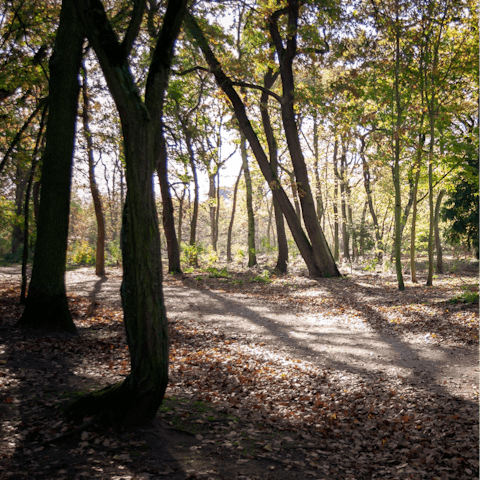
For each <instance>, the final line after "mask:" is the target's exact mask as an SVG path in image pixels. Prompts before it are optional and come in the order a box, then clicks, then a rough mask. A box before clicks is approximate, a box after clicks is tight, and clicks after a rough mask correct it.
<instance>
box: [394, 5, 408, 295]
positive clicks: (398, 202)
mask: <svg viewBox="0 0 480 480" xmlns="http://www.w3.org/2000/svg"><path fill="white" fill-rule="evenodd" d="M397 9H398V6H397ZM395 28H396V31H395V85H394V89H395V104H396V107H397V118H396V128H395V135H394V136H395V138H394V165H393V168H392V174H393V184H394V188H395V239H394V252H395V270H396V272H397V283H398V289H399V290H401V291H402V290H405V284H404V282H403V272H402V196H401V191H400V128H401V124H402V107H401V103H400V32H399V31H398V10H397V20H396V26H395Z"/></svg>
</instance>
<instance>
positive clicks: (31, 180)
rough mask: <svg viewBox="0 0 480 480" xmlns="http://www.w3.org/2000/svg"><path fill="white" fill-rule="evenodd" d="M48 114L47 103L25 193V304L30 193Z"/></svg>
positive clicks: (24, 295)
mask: <svg viewBox="0 0 480 480" xmlns="http://www.w3.org/2000/svg"><path fill="white" fill-rule="evenodd" d="M46 116H47V105H45V107H44V108H43V112H42V118H41V120H40V126H39V129H38V134H37V140H36V142H35V148H34V150H33V155H32V166H31V168H30V174H29V177H28V184H27V192H26V193H25V204H24V222H25V223H24V226H23V254H22V287H21V290H20V304H21V305H25V303H26V300H27V280H28V279H27V265H28V250H29V234H30V233H29V229H30V195H31V192H32V186H33V179H34V176H35V169H36V167H37V163H38V158H37V157H38V151H39V149H40V144H41V142H42V139H43V129H44V127H45V120H46Z"/></svg>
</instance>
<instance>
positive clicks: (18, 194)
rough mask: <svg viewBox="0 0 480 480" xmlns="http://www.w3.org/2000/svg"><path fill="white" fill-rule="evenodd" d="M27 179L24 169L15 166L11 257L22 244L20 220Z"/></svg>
mask: <svg viewBox="0 0 480 480" xmlns="http://www.w3.org/2000/svg"><path fill="white" fill-rule="evenodd" d="M27 182H28V178H27V175H26V172H25V171H24V169H23V168H22V167H21V166H20V165H18V164H17V168H16V173H15V217H16V219H15V224H14V225H13V230H12V250H11V251H12V255H16V254H17V252H18V251H19V250H20V247H21V246H22V243H23V226H22V224H21V218H22V214H23V210H24V208H23V197H24V196H25V188H26V186H27Z"/></svg>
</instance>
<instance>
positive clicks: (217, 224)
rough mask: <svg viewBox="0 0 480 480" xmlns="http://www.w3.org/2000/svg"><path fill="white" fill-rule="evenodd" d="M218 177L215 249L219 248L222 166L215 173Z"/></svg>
mask: <svg viewBox="0 0 480 480" xmlns="http://www.w3.org/2000/svg"><path fill="white" fill-rule="evenodd" d="M215 176H216V178H217V182H216V183H217V189H216V192H215V200H216V205H217V208H216V210H215V250H217V248H218V229H219V223H220V167H219V168H218V169H217V174H216V175H215Z"/></svg>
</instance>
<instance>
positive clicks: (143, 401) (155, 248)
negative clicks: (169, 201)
mask: <svg viewBox="0 0 480 480" xmlns="http://www.w3.org/2000/svg"><path fill="white" fill-rule="evenodd" d="M76 6H77V10H78V12H79V13H80V15H81V18H82V21H83V25H84V28H85V33H86V35H87V37H88V39H89V41H90V44H91V45H92V46H93V48H94V50H95V53H96V54H97V58H98V59H99V62H100V65H101V67H102V70H103V73H104V76H105V79H106V81H107V84H108V87H109V89H110V92H111V93H112V96H113V98H114V100H115V103H116V105H117V109H118V111H119V114H120V119H121V122H122V130H123V137H124V145H125V161H126V177H127V188H128V191H127V197H126V201H125V207H124V211H123V225H122V254H123V270H124V273H123V281H122V287H121V294H122V306H123V310H124V324H125V330H126V335H127V342H128V346H129V353H130V359H131V372H130V374H129V375H128V376H127V378H126V379H125V380H124V381H123V382H121V383H119V384H116V385H112V386H110V387H107V388H105V389H103V390H100V391H98V392H94V393H91V394H89V395H87V396H85V397H82V398H80V399H79V400H77V401H76V402H75V403H74V404H73V405H72V406H71V407H70V408H69V410H68V412H67V413H68V414H69V415H70V416H71V417H73V418H82V417H83V416H85V415H97V416H98V417H99V418H100V419H101V420H103V421H105V422H108V423H110V424H113V425H114V426H116V427H125V426H136V425H140V424H143V423H146V422H148V421H150V420H151V419H153V418H154V416H155V414H156V412H157V410H158V407H159V406H160V404H161V402H162V399H163V396H164V393H165V389H166V387H167V383H168V330H167V318H166V312H165V304H164V299H163V290H162V265H161V255H160V235H159V228H158V221H157V212H156V206H155V198H154V192H153V184H152V175H153V171H154V168H155V164H156V163H157V162H156V160H157V159H158V153H159V149H160V148H161V145H159V143H158V142H159V136H161V137H162V139H163V129H162V124H161V117H158V116H157V115H156V114H157V113H158V111H159V110H158V108H159V109H160V113H161V112H162V109H163V102H164V98H165V90H166V87H167V84H168V73H169V70H170V65H171V61H172V57H173V46H174V42H175V39H176V37H177V35H178V32H179V30H180V25H181V19H182V17H183V15H184V13H185V11H186V1H182V2H169V3H168V5H167V10H166V13H165V16H164V19H163V25H162V29H161V31H160V33H159V37H158V41H157V45H156V48H155V51H154V53H153V58H152V62H151V66H150V71H149V74H148V77H147V87H146V95H145V103H144V102H143V101H142V100H141V98H140V94H139V92H138V90H137V87H136V85H135V83H134V80H133V78H132V76H131V74H130V69H129V65H128V62H127V58H128V53H129V48H131V45H132V44H133V40H134V38H135V37H136V35H135V32H137V33H138V29H139V28H140V24H141V19H142V15H143V9H144V6H145V4H144V3H143V6H142V3H139V4H135V8H134V11H133V13H132V24H131V25H130V26H131V29H130V28H129V30H128V33H129V35H127V36H126V38H127V40H128V39H130V42H131V43H130V45H126V46H125V45H122V46H121V45H120V44H119V43H118V40H117V37H116V35H115V32H114V31H113V29H112V28H111V25H110V23H109V21H108V19H107V16H106V14H105V11H104V9H103V5H102V3H101V2H100V0H76ZM130 34H132V35H131V36H130ZM163 145H164V140H163Z"/></svg>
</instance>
